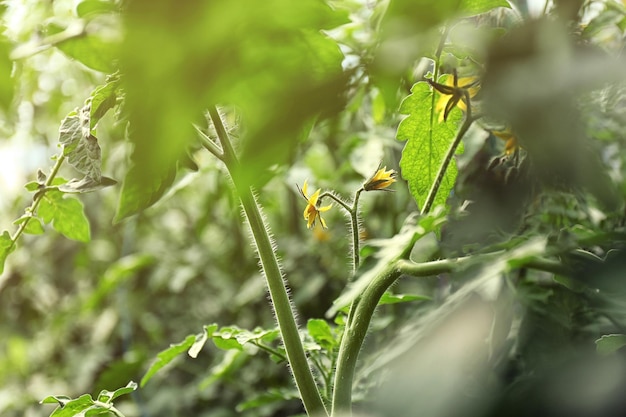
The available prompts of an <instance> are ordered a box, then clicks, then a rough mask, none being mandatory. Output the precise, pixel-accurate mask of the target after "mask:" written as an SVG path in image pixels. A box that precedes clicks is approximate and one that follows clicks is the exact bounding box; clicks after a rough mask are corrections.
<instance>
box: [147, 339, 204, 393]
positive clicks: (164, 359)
mask: <svg viewBox="0 0 626 417" xmlns="http://www.w3.org/2000/svg"><path fill="white" fill-rule="evenodd" d="M195 341H196V336H195V335H189V336H187V338H186V339H185V340H184V341H182V342H180V343H178V344H175V345H170V347H169V348H167V349H165V350H163V351H161V352H160V353H159V354H158V355H157V357H156V359H155V361H154V362H153V363H152V365H151V366H150V369H148V372H146V374H145V375H144V376H143V378H141V383H140V386H141V387H143V386H145V385H146V383H147V382H148V381H149V380H150V379H151V378H152V377H153V376H154V374H156V373H157V372H158V371H159V370H160V369H161V368H163V367H164V366H165V365H167V364H168V363H170V362H172V361H173V360H174V359H176V357H178V356H179V355H181V354H182V353H184V352H186V351H187V350H188V349H189V348H190V347H191V346H192V345H193V344H194V343H195Z"/></svg>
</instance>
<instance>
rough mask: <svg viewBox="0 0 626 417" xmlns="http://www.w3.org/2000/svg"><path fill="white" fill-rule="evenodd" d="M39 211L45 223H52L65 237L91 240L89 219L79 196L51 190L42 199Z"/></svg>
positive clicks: (85, 240) (81, 240)
mask: <svg viewBox="0 0 626 417" xmlns="http://www.w3.org/2000/svg"><path fill="white" fill-rule="evenodd" d="M37 213H38V214H39V217H40V218H41V219H42V220H43V221H44V223H46V224H49V223H52V227H54V229H55V230H56V231H57V232H59V233H61V234H63V235H65V237H67V238H69V239H72V240H77V241H79V242H89V241H90V240H91V230H90V226H89V220H87V217H86V216H85V212H84V209H83V203H82V202H81V201H80V200H78V199H77V198H75V197H70V196H68V195H64V194H63V193H62V192H61V191H58V190H49V191H48V192H46V195H45V196H44V198H43V199H42V200H41V203H40V204H39V209H38V211H37Z"/></svg>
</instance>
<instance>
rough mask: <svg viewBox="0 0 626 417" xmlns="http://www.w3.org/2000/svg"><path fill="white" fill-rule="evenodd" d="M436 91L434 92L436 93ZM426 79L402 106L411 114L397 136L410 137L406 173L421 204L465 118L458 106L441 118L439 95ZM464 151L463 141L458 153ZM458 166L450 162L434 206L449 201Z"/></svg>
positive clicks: (402, 165) (403, 161) (403, 167)
mask: <svg viewBox="0 0 626 417" xmlns="http://www.w3.org/2000/svg"><path fill="white" fill-rule="evenodd" d="M433 95H434V96H433ZM439 97H441V96H440V94H439V93H435V92H434V91H433V89H432V88H430V86H429V85H428V83H426V82H418V83H417V84H415V85H414V86H413V88H412V89H411V95H409V96H408V97H407V98H405V99H404V101H403V102H402V105H401V107H400V112H401V113H402V114H407V115H408V117H407V118H405V119H404V120H402V122H401V123H400V126H399V127H398V133H397V134H396V138H397V139H398V140H402V141H406V145H405V146H404V150H403V151H402V159H401V160H400V168H401V170H402V177H403V178H404V179H405V180H407V182H408V183H409V189H410V190H411V194H412V195H413V197H414V198H415V201H416V202H417V203H418V206H419V207H422V205H423V204H424V202H425V200H426V196H427V195H428V191H429V190H430V188H431V186H432V184H433V182H434V180H435V177H436V175H437V171H438V170H439V167H440V165H441V163H442V161H443V159H444V156H445V154H446V152H447V150H448V148H449V146H450V144H451V142H452V141H453V139H454V137H455V135H456V128H457V125H458V123H459V121H460V120H461V117H462V114H461V110H459V109H458V108H455V109H454V110H452V111H451V112H450V114H449V116H448V120H447V122H443V121H442V122H441V123H440V122H439V120H438V117H439V116H438V115H437V114H435V109H434V108H433V103H436V100H438V99H439ZM462 152H463V146H462V144H461V145H459V147H458V148H457V153H462ZM456 175H457V167H456V164H455V163H454V161H453V162H452V163H451V164H450V165H449V166H448V169H447V171H446V174H445V176H444V178H443V181H442V182H441V185H440V187H439V191H438V193H437V196H436V197H435V200H434V206H436V205H440V204H445V202H446V200H447V198H448V195H449V193H450V190H451V189H452V187H453V186H454V180H455V178H456Z"/></svg>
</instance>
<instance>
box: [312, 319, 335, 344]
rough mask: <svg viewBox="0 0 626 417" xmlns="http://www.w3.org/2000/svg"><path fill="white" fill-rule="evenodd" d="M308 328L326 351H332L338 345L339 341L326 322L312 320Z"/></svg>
mask: <svg viewBox="0 0 626 417" xmlns="http://www.w3.org/2000/svg"><path fill="white" fill-rule="evenodd" d="M306 328H307V330H308V332H309V335H310V336H311V337H312V338H313V340H315V341H316V342H317V343H318V344H319V345H320V346H322V347H323V348H324V349H326V350H329V351H330V350H332V349H333V347H335V346H336V345H337V341H336V340H335V338H334V336H333V332H332V330H331V328H330V326H329V325H328V323H327V322H326V320H321V319H310V320H309V321H308V322H307V324H306Z"/></svg>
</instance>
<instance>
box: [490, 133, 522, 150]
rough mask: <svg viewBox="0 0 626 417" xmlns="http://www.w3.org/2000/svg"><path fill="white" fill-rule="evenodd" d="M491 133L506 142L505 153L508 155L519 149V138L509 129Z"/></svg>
mask: <svg viewBox="0 0 626 417" xmlns="http://www.w3.org/2000/svg"><path fill="white" fill-rule="evenodd" d="M491 133H493V134H494V136H496V137H498V138H500V139H502V140H503V141H505V144H504V153H505V154H507V155H511V154H512V153H513V152H515V151H516V150H517V149H518V148H519V144H518V143H517V138H516V137H515V135H514V134H513V132H512V131H511V129H509V128H505V129H504V130H492V131H491Z"/></svg>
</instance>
